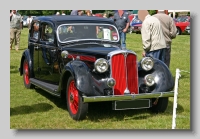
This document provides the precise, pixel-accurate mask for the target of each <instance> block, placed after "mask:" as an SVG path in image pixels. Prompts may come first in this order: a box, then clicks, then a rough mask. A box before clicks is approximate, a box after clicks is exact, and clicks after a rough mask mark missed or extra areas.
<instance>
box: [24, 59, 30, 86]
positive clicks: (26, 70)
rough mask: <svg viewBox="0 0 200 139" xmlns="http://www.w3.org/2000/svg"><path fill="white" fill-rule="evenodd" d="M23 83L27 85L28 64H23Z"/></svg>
mask: <svg viewBox="0 0 200 139" xmlns="http://www.w3.org/2000/svg"><path fill="white" fill-rule="evenodd" d="M24 81H25V83H26V84H29V82H30V80H29V70H28V62H27V61H26V62H24Z"/></svg>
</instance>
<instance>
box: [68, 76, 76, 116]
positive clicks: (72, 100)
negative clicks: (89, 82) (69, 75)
mask: <svg viewBox="0 0 200 139" xmlns="http://www.w3.org/2000/svg"><path fill="white" fill-rule="evenodd" d="M67 97H68V101H69V107H70V109H71V111H72V113H73V114H77V112H78V103H79V98H78V90H77V89H76V87H75V84H74V80H72V81H71V82H70V84H69V90H68V96H67Z"/></svg>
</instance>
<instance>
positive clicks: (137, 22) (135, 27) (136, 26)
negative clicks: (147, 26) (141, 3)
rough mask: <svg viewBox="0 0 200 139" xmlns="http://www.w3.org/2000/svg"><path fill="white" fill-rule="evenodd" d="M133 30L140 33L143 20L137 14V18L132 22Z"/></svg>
mask: <svg viewBox="0 0 200 139" xmlns="http://www.w3.org/2000/svg"><path fill="white" fill-rule="evenodd" d="M130 26H131V32H135V33H139V32H140V30H141V26H142V21H141V20H139V19H138V15H135V18H133V20H132V21H131V23H130Z"/></svg>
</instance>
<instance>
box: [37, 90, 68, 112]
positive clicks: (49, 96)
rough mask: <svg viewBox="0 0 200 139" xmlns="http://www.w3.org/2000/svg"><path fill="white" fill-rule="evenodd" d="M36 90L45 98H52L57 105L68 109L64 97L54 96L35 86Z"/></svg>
mask: <svg viewBox="0 0 200 139" xmlns="http://www.w3.org/2000/svg"><path fill="white" fill-rule="evenodd" d="M35 91H36V92H37V93H39V94H41V95H42V96H44V97H45V98H47V99H48V100H50V101H51V102H53V103H54V104H55V105H56V106H57V107H59V108H61V109H63V110H67V104H66V101H65V100H64V99H61V98H58V97H56V96H53V95H51V94H49V93H48V92H46V91H44V90H42V89H40V88H35Z"/></svg>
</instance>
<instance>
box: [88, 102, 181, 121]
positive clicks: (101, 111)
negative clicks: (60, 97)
mask: <svg viewBox="0 0 200 139" xmlns="http://www.w3.org/2000/svg"><path fill="white" fill-rule="evenodd" d="M111 106H112V103H111V102H104V103H102V102H101V103H93V104H92V103H90V105H89V111H88V115H87V116H88V117H87V118H88V120H91V121H93V122H100V120H104V119H105V120H106V119H113V120H114V121H118V120H130V119H133V120H143V119H148V118H151V117H154V116H156V115H166V116H167V115H170V116H172V114H173V102H171V101H169V103H168V108H167V110H166V111H165V112H164V113H160V114H155V113H152V112H151V110H150V109H133V110H116V111H115V110H112V107H111ZM183 111H184V108H183V107H182V106H181V105H179V104H178V105H177V114H178V113H182V112H183Z"/></svg>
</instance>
